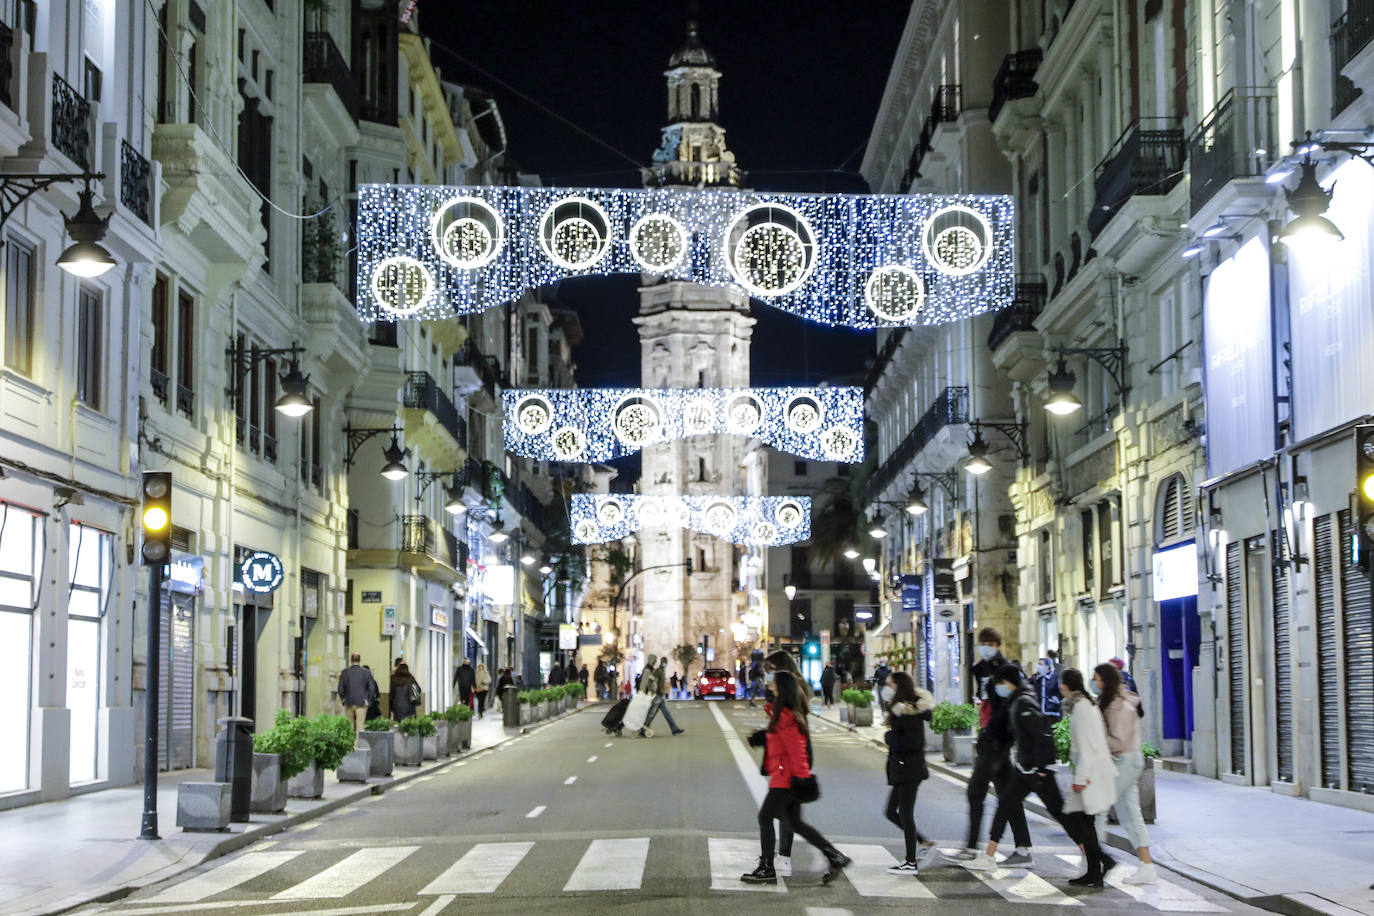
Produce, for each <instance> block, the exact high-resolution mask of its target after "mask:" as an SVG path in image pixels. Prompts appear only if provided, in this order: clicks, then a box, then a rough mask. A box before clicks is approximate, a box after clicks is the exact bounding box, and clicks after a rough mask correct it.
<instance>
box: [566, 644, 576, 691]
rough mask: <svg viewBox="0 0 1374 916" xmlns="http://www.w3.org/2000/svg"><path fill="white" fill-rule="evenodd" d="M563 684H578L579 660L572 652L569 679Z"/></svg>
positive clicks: (569, 659) (569, 658) (568, 672)
mask: <svg viewBox="0 0 1374 916" xmlns="http://www.w3.org/2000/svg"><path fill="white" fill-rule="evenodd" d="M563 683H565V684H575V683H577V658H576V656H574V655H573V654H572V653H571V652H569V653H568V667H567V679H566V680H565V681H563Z"/></svg>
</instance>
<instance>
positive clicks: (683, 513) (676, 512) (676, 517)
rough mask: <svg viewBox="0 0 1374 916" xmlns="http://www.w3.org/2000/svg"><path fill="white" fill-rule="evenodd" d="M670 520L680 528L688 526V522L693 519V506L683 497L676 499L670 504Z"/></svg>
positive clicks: (668, 512) (668, 513)
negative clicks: (682, 498)
mask: <svg viewBox="0 0 1374 916" xmlns="http://www.w3.org/2000/svg"><path fill="white" fill-rule="evenodd" d="M667 516H668V520H669V521H670V522H671V523H672V524H674V525H677V526H678V527H679V528H685V527H687V523H688V522H689V521H691V520H692V508H691V506H688V505H687V503H686V502H684V501H683V500H681V499H675V500H673V501H672V502H670V503H669V504H668V511H667Z"/></svg>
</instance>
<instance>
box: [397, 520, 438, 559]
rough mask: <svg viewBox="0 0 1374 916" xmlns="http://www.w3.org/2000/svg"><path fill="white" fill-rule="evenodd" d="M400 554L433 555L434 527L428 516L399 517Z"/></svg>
mask: <svg viewBox="0 0 1374 916" xmlns="http://www.w3.org/2000/svg"><path fill="white" fill-rule="evenodd" d="M401 552H402V553H423V554H425V555H427V556H433V555H434V526H433V525H431V524H430V521H429V517H428V516H426V515H402V516H401Z"/></svg>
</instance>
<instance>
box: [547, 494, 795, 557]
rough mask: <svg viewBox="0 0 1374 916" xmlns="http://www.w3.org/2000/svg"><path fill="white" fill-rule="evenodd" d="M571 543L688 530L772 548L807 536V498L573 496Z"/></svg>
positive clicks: (604, 540) (730, 540)
mask: <svg viewBox="0 0 1374 916" xmlns="http://www.w3.org/2000/svg"><path fill="white" fill-rule="evenodd" d="M568 519H569V522H570V524H571V526H572V541H573V543H574V544H603V543H605V542H607V541H618V540H620V539H621V538H624V537H629V536H630V535H631V534H633V533H634V532H636V531H646V530H661V529H665V528H688V529H690V530H692V531H700V532H703V533H705V534H710V535H714V536H715V537H718V538H721V539H722V540H726V541H729V542H731V543H732V544H750V545H754V546H759V547H777V546H781V545H783V544H795V543H797V542H798V541H805V540H807V539H808V538H810V537H811V498H810V497H807V496H642V495H638V494H619V493H613V494H592V493H574V494H573V496H572V502H571V505H570V506H569V509H568Z"/></svg>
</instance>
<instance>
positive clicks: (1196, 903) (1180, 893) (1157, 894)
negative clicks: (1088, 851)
mask: <svg viewBox="0 0 1374 916" xmlns="http://www.w3.org/2000/svg"><path fill="white" fill-rule="evenodd" d="M1059 858H1061V859H1063V860H1064V861H1065V862H1067V863H1069V864H1070V865H1072V866H1074V867H1075V868H1079V869H1081V868H1082V867H1083V857H1082V856H1075V855H1062V854H1061V855H1060V856H1059ZM1131 874H1134V872H1133V871H1125V870H1123V869H1122V868H1120V867H1119V866H1118V867H1117V868H1113V869H1112V870H1111V871H1109V872H1107V877H1106V879H1105V881H1106V883H1107V884H1110V885H1111V886H1112V887H1114V888H1116V889H1117V890H1119V891H1121V893H1123V894H1125V895H1126V896H1128V897H1130V898H1131V899H1132V900H1134V901H1135V902H1136V903H1143V904H1145V905H1146V906H1148V907H1151V908H1153V909H1156V910H1161V911H1163V912H1165V913H1224V912H1226V908H1225V907H1220V906H1217V905H1216V904H1214V903H1212V902H1211V901H1209V900H1205V899H1204V898H1202V897H1199V896H1198V895H1197V894H1194V893H1193V892H1192V891H1190V890H1188V889H1187V888H1185V887H1179V886H1178V885H1177V884H1170V883H1169V882H1168V881H1159V882H1156V883H1155V884H1127V883H1126V881H1125V878H1126V877H1127V876H1128V875H1131Z"/></svg>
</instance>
